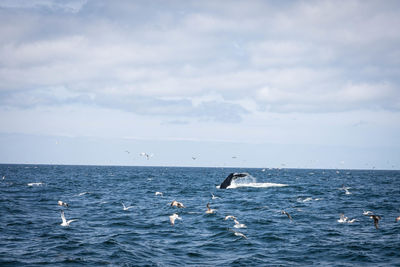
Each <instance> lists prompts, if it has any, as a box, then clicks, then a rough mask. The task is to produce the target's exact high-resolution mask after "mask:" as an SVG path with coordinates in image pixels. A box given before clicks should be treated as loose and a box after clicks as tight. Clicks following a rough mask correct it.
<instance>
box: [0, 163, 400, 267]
mask: <svg viewBox="0 0 400 267" xmlns="http://www.w3.org/2000/svg"><path fill="white" fill-rule="evenodd" d="M231 172H247V173H249V174H250V176H249V177H247V178H242V179H238V180H236V181H235V184H233V185H232V188H228V189H218V188H217V187H216V186H217V185H219V184H220V183H221V182H222V181H223V180H224V179H225V177H226V176H228V175H229V173H231ZM156 192H160V193H162V195H161V194H157V195H156V194H155V193H156ZM212 195H214V198H213V197H212ZM59 200H62V201H64V202H66V203H68V204H69V206H68V207H61V206H58V204H57V202H58V201H59ZM173 200H177V201H179V202H182V203H183V205H184V206H185V208H177V207H171V205H170V203H171V202H172V201H173ZM122 203H123V204H124V205H125V206H132V208H129V209H128V210H124V209H123V205H122ZM207 203H210V208H212V209H214V210H215V212H214V213H212V214H207V213H206V210H207V208H206V205H207ZM61 210H64V213H65V216H66V218H67V220H70V219H76V221H73V222H72V223H71V224H70V226H66V227H65V226H61V225H60V224H61V222H62V221H61V215H60V214H61ZM282 210H285V211H286V212H288V213H289V214H290V215H291V217H292V219H293V220H290V219H289V217H288V216H287V215H285V214H282V213H281V211H282ZM365 211H371V212H373V213H374V214H377V215H380V216H381V218H382V219H381V220H380V221H379V224H378V227H379V228H378V229H376V228H375V226H374V221H373V219H371V218H369V217H368V216H364V215H363V212H365ZM174 213H177V214H178V215H179V216H180V217H181V220H176V221H175V225H171V223H170V219H169V216H170V215H172V214H174ZM342 213H343V214H344V216H346V217H348V221H350V220H351V219H356V221H354V222H353V223H347V222H344V223H340V222H338V220H339V218H340V214H342ZM227 215H232V216H235V217H236V220H237V221H238V222H239V223H240V224H243V225H241V226H242V228H236V227H235V225H236V224H235V222H234V221H233V220H232V219H227V220H225V216H227ZM398 216H400V171H380V170H320V169H318V170H311V169H240V168H232V169H231V168H179V167H108V166H56V165H0V266H43V265H49V266H81V265H86V266H103V265H105V266H193V265H194V266H289V265H290V266H312V265H314V266H360V265H365V266H400V221H399V222H397V223H396V222H395V219H396V217H398Z"/></svg>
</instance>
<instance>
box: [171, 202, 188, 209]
mask: <svg viewBox="0 0 400 267" xmlns="http://www.w3.org/2000/svg"><path fill="white" fill-rule="evenodd" d="M172 206H175V207H178V208H184V207H185V206H183V204H182V203H181V202H178V201H176V200H174V201H172V202H171V207H172Z"/></svg>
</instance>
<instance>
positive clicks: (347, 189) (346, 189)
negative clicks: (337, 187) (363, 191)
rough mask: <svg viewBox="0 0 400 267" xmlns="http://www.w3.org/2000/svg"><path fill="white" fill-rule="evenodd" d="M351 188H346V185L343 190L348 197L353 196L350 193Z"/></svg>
mask: <svg viewBox="0 0 400 267" xmlns="http://www.w3.org/2000/svg"><path fill="white" fill-rule="evenodd" d="M350 188H351V187H347V186H344V184H343V185H342V188H341V189H342V190H344V192H345V194H346V195H350V194H351V193H350V191H349V189H350Z"/></svg>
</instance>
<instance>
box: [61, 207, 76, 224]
mask: <svg viewBox="0 0 400 267" xmlns="http://www.w3.org/2000/svg"><path fill="white" fill-rule="evenodd" d="M61 220H62V223H61V224H60V225H61V226H69V224H70V223H72V222H73V221H76V220H68V221H67V220H66V219H65V215H64V211H63V210H61Z"/></svg>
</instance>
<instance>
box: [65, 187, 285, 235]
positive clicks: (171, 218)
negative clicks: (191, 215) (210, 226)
mask: <svg viewBox="0 0 400 267" xmlns="http://www.w3.org/2000/svg"><path fill="white" fill-rule="evenodd" d="M86 193H87V192H84V193H80V194H78V196H82V195H84V194H86ZM155 195H156V196H163V193H162V192H155ZM211 197H212V199H217V198H219V197H217V196H215V195H214V194H211ZM121 204H122V209H123V210H124V211H127V210H129V209H132V208H134V206H126V205H125V204H124V203H123V202H121ZM58 206H60V207H64V208H68V207H69V204H68V203H66V202H64V201H62V200H59V201H58ZM170 206H171V207H176V208H186V207H185V205H183V204H182V202H178V201H176V200H173V201H172V202H171V203H170ZM206 208H207V210H206V211H205V213H206V214H214V213H215V212H216V210H215V209H212V208H211V207H210V203H207V205H206ZM288 216H290V215H288ZM229 219H232V220H233V222H234V223H235V225H234V226H233V227H234V228H246V227H247V226H246V225H245V224H243V223H240V222H239V221H238V220H237V219H236V217H235V216H232V215H227V216H225V220H229ZM176 220H182V217H180V216H179V214H178V213H173V214H172V215H170V216H169V221H170V223H171V225H172V226H173V225H175V221H176ZM61 221H62V222H61V224H60V225H61V226H64V227H68V226H70V224H71V223H72V222H74V221H77V219H72V220H67V219H66V218H65V213H64V210H63V209H62V210H61ZM230 231H232V232H233V233H234V234H235V235H236V236H239V237H243V238H246V239H247V237H246V236H245V235H244V234H243V233H240V232H237V231H234V230H231V229H230Z"/></svg>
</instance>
